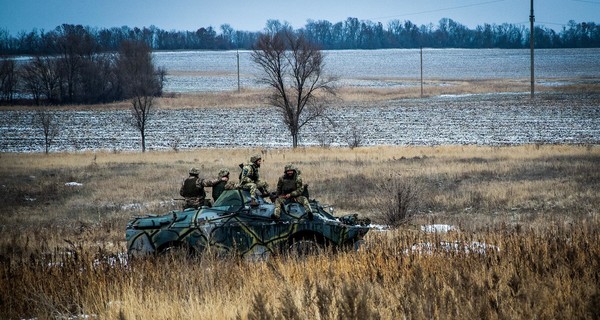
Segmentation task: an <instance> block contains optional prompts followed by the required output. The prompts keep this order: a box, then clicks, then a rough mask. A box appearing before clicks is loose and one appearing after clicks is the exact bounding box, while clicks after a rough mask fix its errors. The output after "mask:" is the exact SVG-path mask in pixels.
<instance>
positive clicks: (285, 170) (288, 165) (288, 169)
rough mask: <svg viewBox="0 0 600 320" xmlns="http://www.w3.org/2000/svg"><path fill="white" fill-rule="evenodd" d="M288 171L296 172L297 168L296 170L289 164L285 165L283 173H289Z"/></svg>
mask: <svg viewBox="0 0 600 320" xmlns="http://www.w3.org/2000/svg"><path fill="white" fill-rule="evenodd" d="M290 170H293V171H298V168H296V166H295V165H293V164H291V163H289V164H287V165H285V168H284V170H283V172H287V171H290Z"/></svg>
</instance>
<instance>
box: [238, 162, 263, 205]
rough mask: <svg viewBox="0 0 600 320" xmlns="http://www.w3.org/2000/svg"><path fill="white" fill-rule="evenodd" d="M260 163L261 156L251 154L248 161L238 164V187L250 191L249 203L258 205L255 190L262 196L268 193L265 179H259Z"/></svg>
mask: <svg viewBox="0 0 600 320" xmlns="http://www.w3.org/2000/svg"><path fill="white" fill-rule="evenodd" d="M261 163H262V157H261V156H260V155H253V156H252V157H250V163H247V164H245V165H240V167H242V172H241V173H240V185H239V187H240V188H241V189H243V190H248V191H250V197H251V201H250V205H251V206H253V207H254V206H258V201H256V190H259V191H260V192H261V193H262V195H263V196H266V195H268V194H269V191H268V188H269V184H268V183H267V182H266V181H262V180H260V176H259V173H258V168H260V164H261Z"/></svg>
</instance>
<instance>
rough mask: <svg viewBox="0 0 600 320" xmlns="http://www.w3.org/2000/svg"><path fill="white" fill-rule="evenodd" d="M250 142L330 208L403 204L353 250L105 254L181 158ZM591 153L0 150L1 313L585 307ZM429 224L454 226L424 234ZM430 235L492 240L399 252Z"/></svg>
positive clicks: (234, 314) (178, 168)
mask: <svg viewBox="0 0 600 320" xmlns="http://www.w3.org/2000/svg"><path fill="white" fill-rule="evenodd" d="M256 152H262V153H263V157H264V160H265V161H264V163H263V168H262V172H261V174H262V176H263V177H264V178H265V179H266V180H267V181H268V182H270V183H271V184H272V185H273V184H274V183H275V181H276V179H277V177H278V176H279V175H280V174H282V172H281V170H282V168H283V167H284V165H285V164H286V163H288V162H293V163H295V164H297V165H298V166H299V167H300V169H301V170H302V171H303V177H304V180H305V181H306V182H308V183H309V184H310V187H309V188H310V190H311V194H312V196H313V197H315V198H318V199H320V200H322V201H323V202H325V203H329V204H332V205H334V206H335V207H336V208H337V213H336V214H341V213H346V212H354V211H358V212H360V213H361V214H363V215H366V216H370V217H371V218H373V219H375V220H377V214H376V212H374V210H373V207H374V204H376V203H380V202H381V200H382V199H385V197H387V196H388V195H386V194H380V193H379V192H380V190H382V189H381V188H380V187H381V186H382V184H384V183H385V181H386V180H388V179H397V178H399V179H402V180H403V181H408V182H409V183H411V184H412V185H414V186H415V190H420V193H419V201H418V205H417V206H416V207H415V208H414V210H415V216H414V218H413V219H412V220H411V221H410V224H408V225H405V226H404V227H402V228H400V229H398V230H393V231H388V232H376V231H372V232H370V233H369V234H368V236H367V239H366V240H367V243H368V248H367V250H365V251H361V252H358V253H338V254H332V253H330V252H326V253H324V254H323V255H321V256H315V257H310V258H308V259H304V260H296V259H292V258H285V257H276V258H272V259H270V260H269V261H263V262H248V261H244V260H240V259H237V258H236V257H231V258H229V259H214V258H212V257H209V256H205V257H201V258H200V259H199V260H186V259H181V258H176V257H164V258H162V259H157V260H149V261H135V262H130V263H129V264H127V265H122V264H119V263H107V261H108V258H107V257H114V255H115V254H118V253H120V252H123V250H124V243H123V240H124V232H123V231H124V226H125V223H126V221H127V220H128V219H129V218H130V217H132V216H133V215H136V214H141V213H144V212H151V213H161V212H166V211H168V210H170V209H173V208H176V207H177V206H178V205H179V204H178V203H176V202H172V201H170V200H171V199H172V198H174V197H178V194H177V192H178V188H179V184H180V182H181V180H182V179H183V178H184V177H185V176H186V172H187V170H188V169H189V168H190V167H191V166H196V167H199V168H200V169H201V171H202V172H203V174H204V175H205V176H213V175H216V173H217V172H218V170H219V169H220V168H221V167H228V168H229V169H230V170H232V173H233V176H235V175H236V174H237V170H236V168H237V164H239V163H240V162H243V161H247V159H248V158H249V156H250V155H251V154H253V153H256ZM599 165H600V149H599V148H598V147H597V146H564V145H537V146H535V145H534V146H520V147H502V148H496V147H475V146H467V147H461V146H445V147H376V148H375V147H374V148H355V149H353V150H350V149H319V148H314V149H313V148H307V149H297V150H289V149H278V150H245V149H232V150H226V149H202V150H193V151H186V152H147V153H145V154H141V153H116V154H115V153H77V154H62V153H60V154H50V155H43V154H0V186H1V187H0V188H1V189H0V197H1V198H2V199H4V201H3V203H2V204H1V205H0V226H1V227H0V228H1V229H0V230H1V231H2V232H1V234H0V278H1V279H2V280H0V297H2V298H0V318H3V319H20V318H38V319H47V318H63V317H68V316H73V315H82V314H86V315H95V316H96V317H98V318H101V319H137V318H143V319H165V318H182V319H183V318H185V319H235V318H241V319H294V318H296V319H342V318H343V319H379V318H382V319H396V318H401V317H407V318H413V319H431V318H448V319H465V318H483V319H495V318H506V319H513V318H540V319H554V318H590V319H592V318H597V317H598V316H599V313H600V309H599V308H598V306H599V305H600V291H599V289H598V288H600V280H599V279H600V274H599V271H598V270H600V228H599V227H600V220H599V215H598V208H600V196H599V195H598V192H597V190H599V189H600V170H599ZM70 181H75V182H79V183H82V184H83V185H82V186H81V187H66V186H65V183H66V182H70ZM28 199H29V200H28ZM31 199H35V200H34V201H32V200H31ZM424 223H447V224H451V225H455V226H457V227H458V228H459V230H460V231H458V232H452V233H448V234H441V235H431V234H425V233H422V232H420V231H419V225H421V224H424ZM440 241H451V242H454V241H457V242H458V243H471V242H473V241H478V242H485V243H488V244H494V245H496V246H498V247H499V248H500V251H499V252H495V251H488V252H487V253H486V254H485V255H482V254H474V253H471V254H465V253H464V252H445V251H443V250H441V251H437V252H435V253H434V254H428V253H422V254H418V253H415V252H413V251H412V250H411V248H412V246H413V245H414V244H419V243H431V244H439V243H440ZM267 288H268V289H267Z"/></svg>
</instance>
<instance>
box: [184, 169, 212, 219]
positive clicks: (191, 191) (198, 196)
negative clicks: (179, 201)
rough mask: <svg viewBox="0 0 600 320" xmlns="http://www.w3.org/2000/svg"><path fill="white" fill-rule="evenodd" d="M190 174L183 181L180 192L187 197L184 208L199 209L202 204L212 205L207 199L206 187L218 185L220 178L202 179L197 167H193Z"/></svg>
mask: <svg viewBox="0 0 600 320" xmlns="http://www.w3.org/2000/svg"><path fill="white" fill-rule="evenodd" d="M189 174H190V175H189V177H187V179H185V180H184V181H183V183H182V184H181V188H180V189H179V194H180V195H181V196H182V197H184V198H185V204H184V205H183V209H184V210H185V209H187V208H194V209H198V207H200V206H210V200H207V199H206V191H204V187H211V186H214V185H216V184H217V183H218V182H219V179H214V180H204V179H200V178H199V174H200V171H199V170H198V169H197V168H191V169H190V171H189Z"/></svg>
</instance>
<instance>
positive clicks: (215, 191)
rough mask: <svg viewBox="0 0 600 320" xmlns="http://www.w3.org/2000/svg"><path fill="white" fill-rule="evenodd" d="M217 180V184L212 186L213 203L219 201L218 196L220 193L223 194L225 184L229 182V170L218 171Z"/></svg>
mask: <svg viewBox="0 0 600 320" xmlns="http://www.w3.org/2000/svg"><path fill="white" fill-rule="evenodd" d="M224 178H227V179H224ZM217 179H218V180H217V182H216V183H215V184H213V185H212V198H213V200H214V201H217V199H219V196H220V195H221V193H223V190H225V185H226V184H227V182H229V169H221V170H220V171H219V174H218V177H217Z"/></svg>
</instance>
